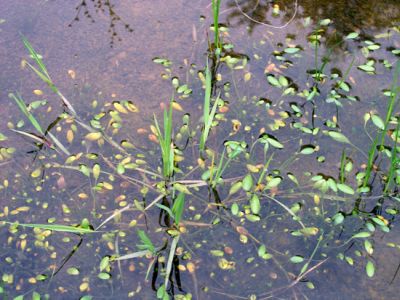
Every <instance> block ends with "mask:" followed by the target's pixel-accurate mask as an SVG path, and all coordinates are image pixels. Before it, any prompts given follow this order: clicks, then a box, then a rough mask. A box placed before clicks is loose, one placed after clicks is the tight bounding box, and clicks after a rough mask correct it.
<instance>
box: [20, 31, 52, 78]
mask: <svg viewBox="0 0 400 300" xmlns="http://www.w3.org/2000/svg"><path fill="white" fill-rule="evenodd" d="M22 42H23V43H24V45H25V48H26V49H28V51H29V54H30V55H31V57H32V58H33V60H34V61H35V62H36V64H37V65H38V67H39V68H40V70H41V71H42V73H43V74H44V75H45V76H46V77H47V79H48V80H49V81H50V82H51V78H50V76H49V73H48V72H47V69H46V66H45V65H44V63H43V61H42V59H41V58H40V56H39V54H38V53H37V52H36V51H35V49H33V47H32V45H31V43H29V41H28V40H27V38H26V37H25V36H22Z"/></svg>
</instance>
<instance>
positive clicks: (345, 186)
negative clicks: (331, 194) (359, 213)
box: [336, 183, 354, 195]
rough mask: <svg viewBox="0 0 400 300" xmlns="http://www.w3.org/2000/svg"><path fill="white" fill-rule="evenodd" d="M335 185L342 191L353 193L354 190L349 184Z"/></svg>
mask: <svg viewBox="0 0 400 300" xmlns="http://www.w3.org/2000/svg"><path fill="white" fill-rule="evenodd" d="M336 186H337V188H338V189H339V190H340V191H342V192H343V193H345V194H349V195H354V190H353V189H352V188H351V187H350V186H348V185H347V184H344V183H338V184H336Z"/></svg>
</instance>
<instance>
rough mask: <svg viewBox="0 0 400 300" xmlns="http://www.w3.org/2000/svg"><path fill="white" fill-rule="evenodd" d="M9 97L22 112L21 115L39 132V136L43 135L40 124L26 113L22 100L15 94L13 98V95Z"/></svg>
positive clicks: (26, 109)
mask: <svg viewBox="0 0 400 300" xmlns="http://www.w3.org/2000/svg"><path fill="white" fill-rule="evenodd" d="M9 97H11V98H12V99H14V101H15V102H16V103H17V105H18V107H19V109H20V110H21V111H22V112H23V114H24V115H25V116H26V117H27V118H28V120H29V121H30V122H31V123H32V125H33V127H35V129H36V130H37V131H39V133H40V134H42V135H44V131H43V129H42V127H41V126H40V124H39V122H38V121H37V120H36V118H35V117H34V116H33V115H32V114H31V113H30V112H29V111H28V108H27V107H26V104H25V102H24V100H23V99H22V98H21V96H20V95H18V94H17V96H15V95H14V94H13V93H10V94H9Z"/></svg>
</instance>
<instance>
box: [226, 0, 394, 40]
mask: <svg viewBox="0 0 400 300" xmlns="http://www.w3.org/2000/svg"><path fill="white" fill-rule="evenodd" d="M227 6H228V7H230V8H231V9H232V12H230V13H229V15H228V17H227V20H228V21H230V22H232V23H233V25H235V24H236V25H240V26H243V25H245V26H246V27H248V28H249V32H250V33H251V32H252V31H253V30H254V28H256V27H258V26H263V24H265V25H266V27H267V28H268V27H269V28H271V29H272V28H273V26H282V25H283V24H284V23H287V22H290V20H291V19H292V18H293V16H295V18H296V19H302V18H308V17H310V18H311V19H312V20H313V21H314V23H317V22H318V21H319V20H323V19H332V20H334V25H333V27H334V28H335V31H336V33H337V34H338V35H339V36H340V37H343V36H345V35H347V34H348V33H349V32H352V31H355V30H361V32H363V33H366V34H368V33H369V30H371V29H375V30H379V29H385V28H387V27H390V26H392V25H395V22H399V21H400V17H399V16H400V8H399V5H398V1H397V0H385V1H381V0H374V1H362V0H358V1H357V0H353V1H343V0H340V1H330V0H298V1H297V0H282V1H259V0H251V1H242V0H229V2H228V4H227ZM243 12H244V13H245V14H243ZM246 15H247V16H246ZM252 20H255V21H256V22H254V21H252Z"/></svg>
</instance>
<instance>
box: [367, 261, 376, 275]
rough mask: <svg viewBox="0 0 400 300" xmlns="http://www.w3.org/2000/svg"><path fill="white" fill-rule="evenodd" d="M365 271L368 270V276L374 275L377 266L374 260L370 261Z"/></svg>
mask: <svg viewBox="0 0 400 300" xmlns="http://www.w3.org/2000/svg"><path fill="white" fill-rule="evenodd" d="M365 271H366V272H367V275H368V277H373V276H374V274H375V266H374V263H373V262H372V261H370V260H369V261H368V262H367V265H366V266H365Z"/></svg>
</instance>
